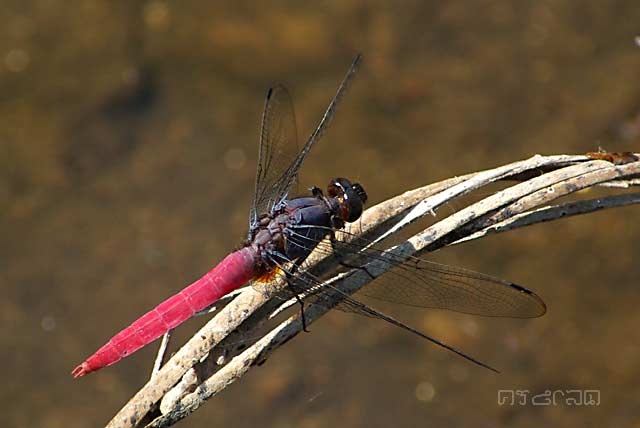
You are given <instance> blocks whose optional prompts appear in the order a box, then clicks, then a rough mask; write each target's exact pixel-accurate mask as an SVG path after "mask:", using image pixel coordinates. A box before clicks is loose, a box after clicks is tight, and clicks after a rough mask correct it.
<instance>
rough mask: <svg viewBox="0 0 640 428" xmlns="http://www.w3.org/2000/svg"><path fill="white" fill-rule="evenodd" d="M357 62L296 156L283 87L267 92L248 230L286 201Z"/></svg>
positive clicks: (292, 123)
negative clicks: (264, 215) (259, 217)
mask: <svg viewBox="0 0 640 428" xmlns="http://www.w3.org/2000/svg"><path fill="white" fill-rule="evenodd" d="M361 60H362V56H361V55H357V56H356V58H355V59H354V60H353V63H352V64H351V67H350V68H349V71H348V72H347V74H346V75H345V77H344V78H343V80H342V82H341V83H340V86H339V87H338V91H337V92H336V94H335V95H334V97H333V99H332V100H331V103H330V104H329V107H327V110H326V111H325V113H324V115H323V116H322V119H321V120H320V123H319V124H318V126H317V127H316V129H315V131H314V132H313V133H312V134H311V136H310V137H309V139H308V140H307V143H306V144H305V145H304V147H303V148H302V150H300V152H298V154H297V156H295V152H296V141H295V140H296V130H295V129H296V128H295V116H294V113H293V107H292V104H291V97H289V94H288V92H287V90H286V89H285V88H284V87H283V86H276V87H274V88H272V89H270V90H269V91H268V92H267V99H266V101H265V108H264V112H263V115H262V131H261V134H260V149H259V156H258V158H259V160H258V170H257V174H256V189H255V193H254V200H253V204H252V206H251V213H250V216H249V221H250V226H251V225H253V224H255V222H256V221H257V219H258V216H260V215H261V214H265V213H269V212H271V210H272V208H273V207H274V206H275V205H277V204H278V203H280V202H281V201H282V200H283V199H285V198H286V197H287V194H288V193H289V191H290V189H291V187H292V186H293V185H294V184H295V183H296V180H297V178H298V171H299V170H300V167H301V166H302V162H303V161H304V159H305V158H306V156H307V154H308V153H309V151H310V150H311V147H313V145H314V144H315V143H316V142H317V141H318V140H319V139H320V137H321V136H322V134H323V133H324V132H325V131H326V129H327V126H328V125H329V123H330V122H331V119H332V117H333V115H334V114H335V111H336V108H337V106H338V103H339V102H340V100H341V99H342V97H343V96H344V94H345V92H346V90H347V87H348V86H349V83H350V82H351V79H352V78H353V76H354V75H355V74H356V71H357V70H358V66H359V65H360V62H361ZM294 156H295V158H294Z"/></svg>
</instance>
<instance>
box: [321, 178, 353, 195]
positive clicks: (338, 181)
mask: <svg viewBox="0 0 640 428" xmlns="http://www.w3.org/2000/svg"><path fill="white" fill-rule="evenodd" d="M343 181H346V182H347V183H348V184H349V185H351V183H349V181H348V180H347V179H345V178H334V179H333V180H331V181H330V182H329V184H328V185H327V195H329V197H330V198H335V197H337V196H342V195H344V194H345V191H346V186H344V185H343Z"/></svg>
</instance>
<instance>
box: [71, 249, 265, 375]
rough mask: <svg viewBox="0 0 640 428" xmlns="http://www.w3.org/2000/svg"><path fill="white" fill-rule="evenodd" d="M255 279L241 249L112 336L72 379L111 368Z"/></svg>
mask: <svg viewBox="0 0 640 428" xmlns="http://www.w3.org/2000/svg"><path fill="white" fill-rule="evenodd" d="M255 276H256V252H255V249H254V248H253V247H245V248H243V249H241V250H238V251H235V252H233V253H231V254H229V255H228V256H227V257H225V258H224V259H223V260H222V261H221V262H220V263H218V265H217V266H216V267H214V268H213V269H211V270H210V271H209V272H207V274H205V275H204V276H203V277H202V278H200V279H198V280H197V281H195V282H194V283H192V284H191V285H189V286H188V287H186V288H185V289H183V290H182V291H181V292H179V293H178V294H175V295H174V296H172V297H170V298H168V299H167V300H165V301H164V302H162V303H160V304H159V305H158V306H156V307H155V308H153V309H152V310H151V311H149V312H147V313H146V314H144V315H143V316H142V317H140V318H138V319H137V320H136V321H134V322H133V323H132V324H131V325H130V326H129V327H127V328H125V329H124V330H122V331H121V332H120V333H118V334H116V335H115V336H113V337H112V338H111V340H109V342H107V343H106V344H105V345H104V346H102V347H101V348H100V349H98V350H97V351H96V352H95V353H94V354H93V355H92V356H90V357H89V358H87V359H86V361H84V362H83V363H82V364H80V365H79V366H78V367H76V368H75V369H74V370H73V372H72V373H73V375H74V376H75V377H80V376H84V375H85V374H87V373H90V372H92V371H95V370H98V369H100V368H102V367H106V366H108V365H111V364H113V363H115V362H117V361H119V360H120V359H122V358H124V357H126V356H127V355H129V354H132V353H133V352H135V351H137V350H138V349H140V348H142V347H143V346H145V345H147V344H148V343H150V342H152V341H154V340H155V339H157V338H159V337H160V336H162V335H163V334H165V333H166V332H167V331H169V330H171V329H173V328H175V327H177V326H178V325H180V324H182V323H183V322H184V321H186V320H187V319H189V318H191V317H192V316H193V315H194V314H195V313H196V312H199V311H201V310H203V309H205V308H207V307H209V306H211V305H212V304H214V303H215V302H216V301H217V300H219V299H220V298H221V297H223V296H224V295H225V294H228V293H229V292H231V291H233V290H235V289H236V288H240V287H242V286H243V285H244V284H245V283H247V282H248V281H249V280H251V279H252V278H253V277H255Z"/></svg>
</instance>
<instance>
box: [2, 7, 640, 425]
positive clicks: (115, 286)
mask: <svg viewBox="0 0 640 428" xmlns="http://www.w3.org/2000/svg"><path fill="white" fill-rule="evenodd" d="M639 22H640V8H639V7H638V3H637V1H632V0H627V1H616V2H601V1H597V0H591V1H581V2H578V1H544V0H543V1H538V2H529V3H526V4H525V3H524V2H522V3H520V2H510V1H481V2H476V3H474V4H473V5H470V4H469V3H468V2H446V3H445V2H437V1H429V2H422V1H419V2H418V1H416V2H409V1H408V2H402V3H391V2H389V3H386V2H369V3H367V4H366V5H365V4H363V3H362V2H357V1H327V2H314V3H313V4H305V5H303V4H301V3H299V2H295V1H278V2H270V5H269V6H268V7H266V6H260V5H258V4H256V3H254V2H242V1H236V2H228V3H227V2H199V1H181V2H172V1H131V2H129V1H117V2H106V1H89V0H87V1H81V2H73V3H68V2H63V1H59V0H33V1H24V0H21V1H17V0H4V1H3V7H2V8H1V9H0V34H2V36H1V37H0V207H1V208H2V209H1V210H0V222H1V223H0V236H1V238H0V242H1V244H2V245H1V246H0V281H1V283H2V290H3V298H2V299H0V317H1V319H2V334H1V336H0V340H1V342H0V345H1V347H2V353H1V354H0V355H1V357H0V358H1V361H0V362H1V366H2V367H3V370H4V373H5V374H4V375H3V382H2V387H0V391H1V393H2V400H1V401H0V402H1V403H2V404H1V405H0V406H1V407H2V414H3V422H4V424H5V426H10V427H86V426H101V425H103V424H105V423H106V422H107V421H108V420H109V419H110V418H111V417H112V416H113V415H114V414H115V412H116V411H117V410H118V409H119V408H120V407H121V406H122V405H123V404H124V403H125V402H126V401H127V400H128V399H129V397H130V396H131V395H132V394H133V393H134V392H135V391H137V390H138V388H139V387H140V386H141V385H143V384H144V383H145V382H146V380H147V377H148V375H149V370H150V367H151V365H152V361H153V356H154V353H155V348H156V345H153V346H150V347H148V348H149V349H144V350H142V351H140V352H138V353H137V354H135V355H134V356H132V357H130V358H127V359H125V360H123V361H121V362H120V363H118V364H117V365H115V366H112V367H109V368H107V369H104V370H102V371H101V372H98V373H95V374H92V375H91V376H88V377H85V378H82V379H79V380H73V379H72V377H71V375H70V374H69V372H70V371H71V369H72V368H73V367H74V366H76V365H77V364H78V363H80V362H81V361H82V360H84V359H85V358H86V357H87V356H88V355H90V354H91V353H93V352H94V351H95V350H96V349H97V348H98V347H99V346H101V345H102V344H103V343H104V342H105V341H106V340H107V339H108V338H109V337H111V336H112V335H113V334H114V333H116V332H117V331H119V330H120V329H121V328H122V327H124V326H125V325H127V324H128V323H129V322H130V321H132V320H134V319H135V318H137V317H138V316H139V315H141V314H142V313H144V312H145V311H146V310H148V309H150V308H151V307H153V306H154V305H156V304H157V303H159V302H160V301H161V300H163V299H164V298H166V297H168V296H169V295H171V294H173V293H175V292H177V291H178V290H179V289H181V288H182V287H183V286H185V285H186V284H188V283H190V282H191V281H192V280H194V279H195V278H197V277H198V276H199V275H200V274H202V273H203V272H205V271H207V270H208V269H209V268H211V267H212V266H213V265H214V264H215V263H217V262H218V261H219V260H220V259H221V258H222V257H223V256H224V255H226V254H227V253H228V252H229V251H230V250H231V249H234V248H236V247H237V246H238V244H239V243H240V242H241V241H242V240H243V239H244V237H245V233H246V227H247V217H248V211H249V205H250V201H251V194H252V191H253V182H254V173H255V166H256V157H257V147H258V135H259V122H260V113H261V109H262V105H263V97H264V94H265V89H266V88H267V87H268V86H270V85H271V84H273V83H274V82H282V83H284V84H286V85H287V87H288V88H289V89H290V92H291V94H292V96H293V98H294V103H295V106H296V113H297V120H298V133H299V138H300V140H303V141H304V139H306V137H307V136H308V135H309V133H310V132H311V130H312V129H313V127H315V125H316V123H317V121H318V120H319V118H320V116H321V114H322V112H323V111H324V108H325V107H326V105H327V103H328V102H329V100H330V98H331V97H332V96H333V94H334V91H335V89H336V87H337V85H338V82H339V81H340V79H341V78H342V76H343V75H344V73H345V71H346V70H347V68H348V66H349V64H350V62H351V60H352V58H353V56H354V55H355V54H356V53H357V52H362V53H363V54H364V65H363V67H362V69H361V72H360V74H359V75H358V76H357V78H356V80H355V82H354V85H353V86H352V88H351V90H350V92H349V93H348V95H347V96H346V97H345V98H344V100H343V102H342V104H341V106H340V109H339V111H338V114H337V116H336V118H335V120H334V122H333V124H332V126H331V128H330V130H329V132H328V133H327V135H326V136H325V137H324V139H323V141H322V142H321V143H320V144H319V145H318V146H317V147H315V148H314V151H313V153H312V154H311V155H310V156H309V158H308V159H307V161H306V163H305V165H304V167H303V169H302V174H301V184H302V186H301V188H303V189H304V188H305V187H307V186H311V185H314V184H315V185H319V186H322V187H324V185H325V183H326V182H327V181H328V179H329V178H331V177H334V176H338V175H343V176H347V177H350V178H354V179H357V180H359V181H361V182H362V183H363V184H364V185H365V187H366V189H367V191H368V193H369V196H370V200H371V202H374V203H375V202H379V201H382V200H384V199H386V198H388V197H390V196H393V195H395V194H397V193H399V192H402V191H404V190H407V189H411V188H414V187H416V186H419V185H423V184H427V183H430V182H434V181H438V180H441V179H444V178H448V177H451V176H454V175H461V174H464V173H467V172H471V171H477V170H480V169H486V168H490V167H493V166H497V165H499V164H502V163H506V162H510V161H514V160H518V159H523V158H526V157H529V156H531V155H533V154H535V153H543V154H560V153H583V152H586V151H593V150H596V149H597V148H598V147H599V146H602V147H603V148H605V149H607V150H610V151H622V150H634V151H636V152H637V151H640V139H639V138H638V135H639V134H640V82H639V80H638V69H639V68H640V48H639V47H638V46H637V45H636V44H635V42H634V37H635V36H637V35H639V34H640V27H639V26H638V23H639ZM454 209H456V207H455V206H452V207H445V208H443V209H442V210H441V211H440V212H439V214H440V215H446V214H449V213H451V212H452V210H454ZM639 210H640V208H639V207H630V208H624V209H618V210H612V211H606V212H601V213H596V214H592V215H588V216H584V217H576V218H570V219H565V220H562V221H558V222H554V223H550V224H543V225H537V226H535V227H531V228H528V229H522V230H518V231H515V232H512V233H508V234H501V235H498V236H495V237H489V238H486V239H482V240H480V241H478V242H473V243H469V244H466V245H461V246H459V247H454V248H451V249H446V250H443V251H440V252H438V253H437V254H435V255H434V258H435V259H436V260H438V261H441V262H445V263H454V264H460V265H463V266H465V267H467V268H470V269H474V270H478V271H482V272H486V273H490V274H493V275H496V276H500V277H504V278H508V279H510V280H513V281H516V282H518V283H520V284H524V285H526V286H527V287H529V288H531V289H533V290H535V291H536V292H537V293H539V294H540V295H541V296H542V297H543V298H544V300H545V301H546V303H547V305H548V307H549V310H548V314H547V315H546V316H545V317H543V318H540V319H534V320H510V319H484V318H479V317H472V316H465V315H459V314H454V313H450V312H443V311H424V310H415V309H407V308H397V307H396V308H394V307H393V306H392V305H381V307H382V309H384V310H389V311H390V312H391V313H393V314H394V315H396V316H398V317H399V318H401V319H402V320H404V321H406V322H408V323H410V324H412V325H414V326H416V327H419V328H421V329H423V330H425V331H427V332H429V333H431V334H433V335H435V336H436V337H439V338H441V339H443V340H445V341H446V342H447V343H449V344H451V345H453V346H457V347H459V348H462V349H463V350H465V351H466V352H468V353H470V354H471V355H474V356H476V357H478V358H480V359H481V360H482V361H485V362H487V363H489V364H491V365H493V366H495V367H497V368H499V369H500V370H501V371H502V373H501V374H500V375H496V374H494V373H491V372H489V371H488V370H483V369H481V368H478V367H475V366H473V365H471V364H469V363H467V362H466V361H464V360H462V359H461V358H459V357H457V356H455V355H453V354H451V353H449V352H445V351H443V350H442V349H439V348H436V347H434V346H432V345H430V344H429V343H425V342H423V341H420V340H419V339H417V338H415V337H412V336H410V335H407V334H405V333H403V332H401V331H397V330H395V329H393V328H392V327H389V326H387V325H385V324H384V323H382V322H379V321H374V320H370V319H364V318H360V317H356V316H354V315H348V314H342V313H333V314H330V315H329V316H327V317H325V318H323V319H322V320H320V322H318V323H316V324H314V325H313V326H312V328H311V330H312V332H311V333H310V334H303V335H300V336H299V337H297V338H296V339H295V340H294V341H293V342H291V343H289V344H288V345H287V346H286V347H284V348H282V349H280V350H279V351H277V352H276V353H275V354H274V355H272V356H271V358H270V360H269V361H267V363H266V364H265V365H263V366H261V367H259V368H257V369H256V370H252V372H251V373H249V374H248V375H247V376H246V377H244V378H243V379H242V380H241V381H240V382H238V383H237V384H235V385H233V386H231V387H230V388H228V389H227V390H226V391H224V392H223V393H222V394H220V395H219V396H217V397H215V398H214V399H212V400H210V401H209V402H208V403H207V404H206V405H205V406H204V407H203V408H201V409H200V410H199V411H198V412H197V413H196V414H194V415H193V416H191V417H189V418H188V419H187V420H185V421H183V422H181V423H180V424H179V426H193V427H199V426H207V427H209V426H235V427H255V426H265V427H324V426H333V425H334V424H336V423H338V424H340V425H341V426H350V427H373V426H376V427H388V426H451V427H458V426H461V427H462V426H475V427H497V426H505V427H506V426H509V427H510V426H519V427H534V426H535V427H537V426H546V425H551V424H552V423H553V425H554V426H564V427H585V426H605V425H607V426H640V394H639V393H638V392H639V390H638V387H639V382H638V379H640V365H638V364H637V362H638V359H639V358H640V331H639V330H638V328H637V326H638V325H639V324H640V311H638V310H637V306H638V303H639V302H640V296H639V293H638V290H637V286H638V275H637V272H638V270H637V265H636V264H634V255H635V254H637V252H638V247H637V242H638V240H639V239H640V225H639V224H638V221H637V218H638V213H639V212H640V211H639ZM205 321H206V320H204V319H197V320H192V321H189V322H187V323H186V324H184V325H183V326H181V327H180V328H179V329H178V330H177V332H176V335H175V338H176V341H175V342H176V343H180V342H182V341H183V340H184V339H186V338H187V337H189V336H191V334H193V332H194V331H195V330H196V329H197V328H198V327H199V326H200V325H201V324H202V323H204V322H205ZM500 389H513V390H516V389H517V390H521V391H529V392H530V393H531V394H538V393H543V392H544V391H545V390H551V391H555V390H566V389H597V390H599V391H600V393H601V401H600V404H599V406H567V405H564V404H558V405H555V406H533V405H531V404H528V405H525V406H499V405H498V402H497V394H498V390H500Z"/></svg>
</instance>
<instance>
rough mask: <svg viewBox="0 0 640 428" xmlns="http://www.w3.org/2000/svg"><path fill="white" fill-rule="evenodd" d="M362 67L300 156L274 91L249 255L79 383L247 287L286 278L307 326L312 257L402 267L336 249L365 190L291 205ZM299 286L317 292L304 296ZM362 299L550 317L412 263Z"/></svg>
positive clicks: (154, 318)
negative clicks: (306, 266)
mask: <svg viewBox="0 0 640 428" xmlns="http://www.w3.org/2000/svg"><path fill="white" fill-rule="evenodd" d="M361 61H362V56H361V55H357V56H356V57H355V59H354V60H353V63H352V64H351V67H350V68H349V70H348V71H347V73H346V75H345V77H344V78H343V80H342V82H341V83H340V85H339V87H338V90H337V92H336V94H335V95H334V97H333V99H332V100H331V102H330V104H329V106H328V107H327V109H326V111H325V113H324V115H323V116H322V118H321V120H320V122H319V124H318V125H317V127H316V128H315V130H314V131H313V132H312V133H311V136H310V137H309V138H308V140H307V142H306V144H305V145H304V146H303V147H302V148H301V149H300V150H298V148H297V130H296V123H295V114H294V110H293V104H292V102H291V97H290V95H289V92H288V91H287V89H286V88H285V87H284V86H282V85H276V86H274V87H272V88H270V89H269V90H268V91H267V95H266V100H265V104H264V110H263V113H262V123H261V132H260V144H259V155H258V166H257V172H256V181H255V192H254V196H253V201H252V204H251V208H250V212H249V233H248V237H247V240H246V242H245V243H244V245H243V247H242V248H241V249H239V250H237V251H234V252H232V253H230V254H229V255H227V256H226V257H225V258H224V259H222V261H220V262H219V263H218V264H217V265H216V266H215V267H214V268H213V269H211V270H210V271H209V272H207V273H206V274H204V275H203V276H202V277H201V278H200V279H198V280H196V281H195V282H193V283H192V284H190V285H188V286H187V287H185V288H184V289H182V290H181V291H180V292H178V293H177V294H175V295H173V296H172V297H169V298H168V299H166V300H165V301H164V302H162V303H160V304H159V305H157V306H156V307H155V308H153V309H152V310H150V311H149V312H147V313H146V314H144V315H142V316H141V317H140V318H138V319H137V320H136V321H134V322H133V323H132V324H131V325H129V326H128V327H126V328H124V329H123V330H122V331H120V332H119V333H117V334H116V335H115V336H113V337H112V338H111V339H110V340H109V341H108V342H107V343H106V344H105V345H104V346H102V347H101V348H99V349H98V350H97V351H96V352H95V353H94V354H93V355H91V356H90V357H88V358H87V359H86V360H85V361H84V362H82V363H81V364H80V365H78V366H77V367H76V368H75V369H74V370H73V371H72V374H73V376H74V377H76V378H78V377H80V376H84V375H86V374H88V373H91V372H94V371H96V370H99V369H101V368H103V367H106V366H109V365H111V364H114V363H116V362H118V361H119V360H121V359H122V358H124V357H126V356H129V355H131V354H132V353H134V352H136V351H137V350H139V349H140V348H142V347H144V346H145V345H147V344H149V343H151V342H153V341H154V340H156V339H158V338H159V337H161V336H162V335H164V334H165V333H167V332H169V331H170V330H172V329H174V328H176V327H177V326H178V325H180V324H182V323H183V322H185V321H186V320H187V319H189V318H191V317H192V316H194V315H196V314H198V313H201V312H203V311H205V310H206V309H207V308H210V307H212V306H213V305H214V304H215V303H216V302H218V301H219V300H220V299H222V298H223V297H224V296H227V295H228V294H229V293H232V292H234V291H235V290H237V289H239V288H241V287H243V286H245V285H246V284H247V283H253V284H260V283H262V282H263V281H265V278H273V277H274V276H276V275H282V276H283V277H284V278H285V280H286V282H287V283H289V284H290V285H291V290H292V293H293V295H294V296H295V297H296V299H297V300H298V303H300V304H301V305H302V310H301V316H302V323H303V325H304V323H305V319H304V302H303V297H301V296H304V297H308V296H309V295H314V294H316V295H317V294H318V293H321V292H322V290H323V286H322V283H321V282H320V279H319V278H317V277H315V276H313V275H312V274H311V273H307V272H306V271H304V270H302V269H299V268H300V266H301V265H302V264H303V262H304V261H305V260H306V259H307V257H308V256H309V255H310V254H311V252H312V251H314V250H319V249H323V250H324V251H326V253H331V252H334V253H335V255H336V256H337V257H338V258H342V256H344V255H346V254H345V253H349V252H350V253H352V254H353V255H358V256H359V260H364V261H367V260H369V261H371V260H388V261H389V262H390V263H394V262H395V260H394V259H393V257H392V256H390V255H388V253H386V252H385V251H383V250H377V249H376V247H374V246H372V245H371V243H370V242H369V243H367V242H362V240H358V239H356V240H352V241H351V242H349V243H347V242H339V241H338V239H337V238H336V233H335V232H337V231H343V232H344V231H345V225H347V224H351V223H354V222H356V221H358V219H359V218H360V216H361V214H362V212H363V209H364V205H365V203H366V202H367V199H368V196H367V193H366V191H365V190H364V188H363V186H362V185H361V184H359V183H356V182H351V181H350V180H349V179H346V178H342V177H338V178H334V179H332V180H331V181H330V182H329V185H328V187H327V191H326V193H325V192H323V191H322V190H321V189H319V188H317V187H313V188H311V189H310V190H311V194H310V195H307V196H300V197H294V198H289V194H290V193H292V192H293V191H294V189H295V188H296V186H297V181H298V171H299V170H300V167H301V166H302V164H303V161H304V160H305V159H306V157H307V155H308V154H309V152H310V150H311V148H312V147H313V146H314V145H315V144H316V143H317V142H318V141H319V140H320V138H321V137H322V135H323V134H324V132H325V131H326V129H327V127H328V125H329V123H330V122H331V119H332V118H333V116H334V114H335V112H336V108H337V106H338V104H339V102H340V100H341V99H342V98H343V96H344V94H345V92H346V90H347V87H348V86H349V85H350V83H351V81H352V79H353V77H354V76H355V75H356V72H357V70H358V68H359V66H360V64H361ZM346 235H347V236H348V233H347V234H346ZM326 238H330V241H331V245H326V241H327V239H326ZM395 264H397V263H395ZM294 284H296V286H295V287H294ZM300 284H303V285H305V286H308V287H310V288H312V289H314V290H315V291H314V292H313V293H312V292H308V293H305V292H301V291H299V287H300ZM328 287H331V286H328ZM360 293H361V294H364V295H366V296H370V297H374V298H377V299H382V300H387V301H391V302H395V303H400V304H405V305H410V306H419V307H424V308H439V309H448V310H453V311H457V312H462V313H469V314H476V315H484V316H502V317H514V318H533V317H538V316H541V315H543V314H544V313H545V312H546V307H545V304H544V302H543V301H542V299H541V298H540V297H539V296H537V295H536V294H535V293H534V292H533V291H530V290H528V289H526V288H524V287H522V286H520V285H517V284H514V283H512V282H509V281H504V280H501V279H498V278H494V277H492V276H489V275H485V274H481V273H478V272H474V271H471V270H467V269H465V268H461V267H456V266H447V265H442V264H438V263H434V262H431V261H428V260H424V259H421V258H415V257H413V258H411V259H410V260H407V261H404V262H402V263H400V265H399V266H397V267H396V268H394V269H393V270H391V271H390V272H387V273H386V274H385V275H382V276H380V277H379V278H376V279H375V280H374V281H373V282H372V283H371V284H368V285H367V287H364V288H363V289H362V290H361V291H360ZM320 300H321V299H320ZM345 302H346V303H345V304H341V305H340V306H339V307H338V308H339V309H343V310H347V311H350V312H356V313H359V314H362V315H367V316H370V317H371V316H372V317H376V318H380V319H383V320H385V321H387V322H390V323H392V324H394V325H396V326H398V327H401V328H403V329H405V330H407V331H410V332H412V333H415V334H417V335H418V336H420V337H422V338H424V339H427V340H429V341H431V342H433V343H435V344H437V345H439V346H441V347H444V348H446V349H448V350H450V351H452V352H454V353H456V354H458V355H460V356H462V357H463V358H466V359H467V360H469V361H471V362H473V363H475V364H478V365H480V366H483V367H486V368H488V369H491V370H494V371H496V370H495V369H493V368H492V367H490V366H488V365H487V364H485V363H483V362H481V361H479V360H477V359H475V358H473V357H471V356H469V355H467V354H465V353H464V352H462V351H460V350H458V349H456V348H454V347H452V346H449V345H447V344H446V343H444V342H442V341H440V340H438V339H436V338H434V337H431V336H429V335H426V334H424V333H422V332H420V331H418V330H416V329H413V328H412V327H410V326H408V325H405V324H403V323H401V322H399V321H397V320H395V319H393V318H391V317H388V316H386V315H384V314H382V313H381V312H378V311H376V310H375V309H372V308H370V307H369V306H367V305H365V304H363V303H361V302H359V301H358V300H356V299H355V298H353V297H351V296H345ZM304 329H305V330H306V327H305V328H304Z"/></svg>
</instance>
